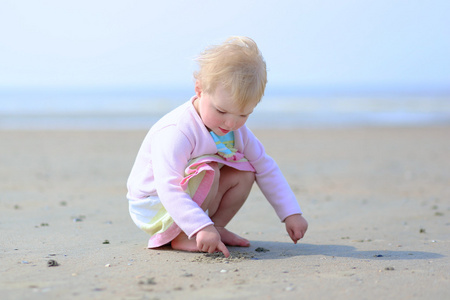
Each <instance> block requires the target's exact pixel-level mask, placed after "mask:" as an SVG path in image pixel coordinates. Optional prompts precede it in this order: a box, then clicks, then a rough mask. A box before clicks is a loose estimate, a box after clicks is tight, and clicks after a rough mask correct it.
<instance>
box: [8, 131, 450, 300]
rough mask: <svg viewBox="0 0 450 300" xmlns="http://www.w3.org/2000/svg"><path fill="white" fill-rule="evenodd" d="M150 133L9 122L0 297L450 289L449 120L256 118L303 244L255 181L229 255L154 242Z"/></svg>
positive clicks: (317, 294)
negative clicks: (295, 124) (134, 180)
mask: <svg viewBox="0 0 450 300" xmlns="http://www.w3.org/2000/svg"><path fill="white" fill-rule="evenodd" d="M145 133H146V132H144V131H103V132H99V131H98V132H97V131H80V132H76V131H46V132H44V131H0V232H1V248H0V268H1V269H0V270H1V280H0V298H1V299H71V298H79V299H450V264H449V262H450V260H449V255H450V219H449V215H450V128H448V127H430V128H354V129H302V130H291V131H277V130H270V131H268V130H258V131H255V133H256V134H257V136H258V137H259V138H260V139H261V141H262V142H263V143H264V144H265V145H266V148H267V151H268V152H269V153H270V154H271V155H272V156H273V157H274V158H275V159H276V160H277V161H278V163H279V165H280V167H281V169H282V170H283V172H284V174H285V176H286V177H287V179H288V181H289V182H290V184H291V185H292V188H293V189H294V191H295V193H296V195H297V196H298V199H299V201H300V203H301V205H302V208H303V210H304V212H305V217H306V218H307V220H308V221H309V225H310V227H309V231H308V232H307V235H306V237H305V238H304V239H303V240H302V241H301V242H300V243H299V244H298V245H294V244H293V243H292V242H291V241H290V240H289V237H288V236H287V234H286V232H285V230H284V225H283V224H281V223H280V222H279V220H278V219H277V217H276V215H275V213H274V211H273V210H272V208H271V207H270V206H269V204H268V203H267V201H266V200H265V199H264V197H263V196H262V194H261V193H260V191H259V189H258V188H257V187H255V188H254V191H253V192H252V194H251V196H250V198H249V199H248V201H247V203H246V204H245V205H244V207H243V208H242V210H241V211H240V212H239V214H238V215H237V216H236V218H235V219H234V220H233V221H232V223H231V224H230V225H229V228H230V229H231V230H233V231H235V232H236V233H238V234H242V235H243V236H245V237H246V238H248V239H249V240H250V241H251V243H252V245H251V247H249V248H231V249H230V250H231V251H232V258H230V259H225V258H223V257H222V256H221V255H207V254H202V253H186V252H179V251H173V250H170V249H169V248H163V249H157V250H148V249H145V245H146V241H147V236H146V235H145V233H143V232H141V231H139V230H138V229H137V228H136V227H135V225H134V224H133V223H132V221H131V219H130V218H129V216H128V211H127V200H126V199H125V193H126V188H125V182H126V179H127V176H128V173H129V171H130V168H131V166H132V163H133V161H134V158H135V155H136V153H137V150H138V148H139V145H140V143H141V141H142V139H143V137H144V135H145ZM258 248H259V249H258ZM256 250H264V251H256ZM50 260H54V261H56V262H57V263H58V266H52V267H49V266H48V262H49V261H50Z"/></svg>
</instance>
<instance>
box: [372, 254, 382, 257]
mask: <svg viewBox="0 0 450 300" xmlns="http://www.w3.org/2000/svg"><path fill="white" fill-rule="evenodd" d="M373 257H383V255H381V254H375V255H374V256H373Z"/></svg>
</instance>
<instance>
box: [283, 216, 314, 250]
mask: <svg viewBox="0 0 450 300" xmlns="http://www.w3.org/2000/svg"><path fill="white" fill-rule="evenodd" d="M284 222H285V224H286V231H287V232H288V234H289V236H290V237H291V239H292V241H293V242H294V244H297V241H298V240H300V239H301V238H303V236H304V235H305V232H306V230H307V229H308V222H307V221H306V220H305V218H303V216H302V215H299V214H296V215H290V216H289V217H287V218H286V219H285V220H284Z"/></svg>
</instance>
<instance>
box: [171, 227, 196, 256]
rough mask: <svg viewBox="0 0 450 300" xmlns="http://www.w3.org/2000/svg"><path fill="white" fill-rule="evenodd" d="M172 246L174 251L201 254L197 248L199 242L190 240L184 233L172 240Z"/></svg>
mask: <svg viewBox="0 0 450 300" xmlns="http://www.w3.org/2000/svg"><path fill="white" fill-rule="evenodd" d="M171 246H172V249H174V250H183V251H190V252H200V251H199V250H198V247H197V241H196V240H195V239H192V240H190V239H189V238H188V237H187V235H186V234H184V233H183V232H182V233H180V234H179V235H178V236H177V237H176V238H175V239H173V240H172V242H171Z"/></svg>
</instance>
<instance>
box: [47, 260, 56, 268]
mask: <svg viewBox="0 0 450 300" xmlns="http://www.w3.org/2000/svg"><path fill="white" fill-rule="evenodd" d="M47 266H48V267H57V266H59V264H58V262H57V261H56V260H54V259H50V260H49V261H47Z"/></svg>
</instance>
